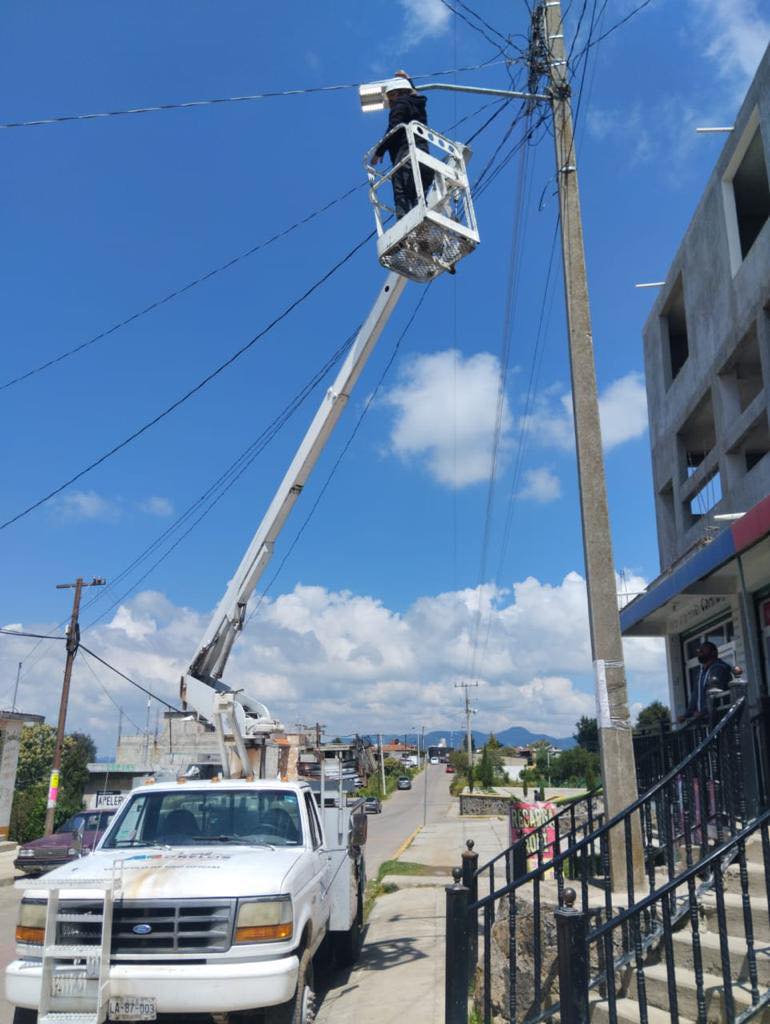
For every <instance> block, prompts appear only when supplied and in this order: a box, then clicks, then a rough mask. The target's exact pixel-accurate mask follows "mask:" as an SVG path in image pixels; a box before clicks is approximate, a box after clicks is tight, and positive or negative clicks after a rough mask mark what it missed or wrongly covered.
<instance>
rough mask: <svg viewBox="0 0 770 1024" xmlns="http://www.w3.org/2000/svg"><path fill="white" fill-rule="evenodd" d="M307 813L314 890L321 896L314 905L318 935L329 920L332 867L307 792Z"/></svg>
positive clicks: (309, 795)
mask: <svg viewBox="0 0 770 1024" xmlns="http://www.w3.org/2000/svg"><path fill="white" fill-rule="evenodd" d="M305 813H306V815H307V821H308V828H309V830H310V842H311V845H312V847H313V854H312V858H313V875H314V878H313V881H314V883H315V885H314V889H315V891H317V892H318V893H319V894H320V895H319V897H318V899H316V900H315V902H314V903H313V930H314V931H315V933H316V934H318V933H319V930H320V929H325V928H326V924H327V921H328V919H329V912H330V902H329V896H328V892H329V886H330V885H331V865H330V863H329V858H328V857H327V856H326V855H325V851H324V845H323V832H322V831H321V823H320V821H319V818H318V812H317V810H316V806H315V800H314V799H313V797H312V794H310V793H308V792H307V791H306V792H305Z"/></svg>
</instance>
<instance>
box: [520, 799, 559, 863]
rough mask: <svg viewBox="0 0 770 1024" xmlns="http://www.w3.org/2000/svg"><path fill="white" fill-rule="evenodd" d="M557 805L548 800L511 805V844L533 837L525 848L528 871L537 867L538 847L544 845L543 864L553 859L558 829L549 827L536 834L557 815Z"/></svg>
mask: <svg viewBox="0 0 770 1024" xmlns="http://www.w3.org/2000/svg"><path fill="white" fill-rule="evenodd" d="M557 810H558V808H557V806H556V804H553V803H551V802H550V801H548V800H545V801H537V802H533V803H526V802H525V801H524V800H514V801H512V803H511V842H512V843H515V842H516V841H517V840H519V839H521V838H522V836H531V838H530V839H528V840H527V842H526V844H525V846H526V850H527V871H533V870H534V869H535V868H536V867H537V850H538V845H539V844H540V843H541V842H542V845H543V862H544V863H545V862H546V861H549V860H551V858H552V857H553V844H554V842H555V840H556V828H555V827H554V826H553V825H549V826H548V828H546V829H543V830H542V831H541V832H540V833H537V834H535V829H537V828H539V827H540V826H541V825H544V824H545V823H546V821H548V820H549V819H550V818H552V817H553V816H554V814H556V812H557Z"/></svg>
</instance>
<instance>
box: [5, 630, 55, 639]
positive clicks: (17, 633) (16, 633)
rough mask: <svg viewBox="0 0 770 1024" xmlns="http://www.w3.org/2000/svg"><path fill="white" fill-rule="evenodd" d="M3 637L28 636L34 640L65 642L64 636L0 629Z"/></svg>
mask: <svg viewBox="0 0 770 1024" xmlns="http://www.w3.org/2000/svg"><path fill="white" fill-rule="evenodd" d="M0 633H2V634H3V635H5V636H28V637H32V638H33V639H34V640H66V639H67V637H66V636H51V635H49V634H48V633H23V632H22V631H21V630H20V629H0Z"/></svg>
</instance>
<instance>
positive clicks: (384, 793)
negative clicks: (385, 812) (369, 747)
mask: <svg viewBox="0 0 770 1024" xmlns="http://www.w3.org/2000/svg"><path fill="white" fill-rule="evenodd" d="M380 779H381V780H382V781H381V785H382V799H383V800H384V799H385V797H386V796H387V795H388V791H387V789H386V788H385V751H384V750H383V749H382V733H380Z"/></svg>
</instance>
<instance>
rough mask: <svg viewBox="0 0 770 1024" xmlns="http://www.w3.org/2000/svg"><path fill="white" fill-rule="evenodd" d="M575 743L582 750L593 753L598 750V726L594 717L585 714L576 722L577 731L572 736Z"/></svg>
mask: <svg viewBox="0 0 770 1024" xmlns="http://www.w3.org/2000/svg"><path fill="white" fill-rule="evenodd" d="M572 738H573V740H574V741H575V743H577V745H578V746H579V747H582V748H583V749H584V750H590V751H592V752H593V753H594V754H596V753H598V751H599V726H598V725H597V722H596V719H595V718H588V717H587V716H586V715H583V717H582V718H581V719H580V721H579V722H578V723H577V732H576V733H575V734H574V736H573V737H572Z"/></svg>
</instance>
